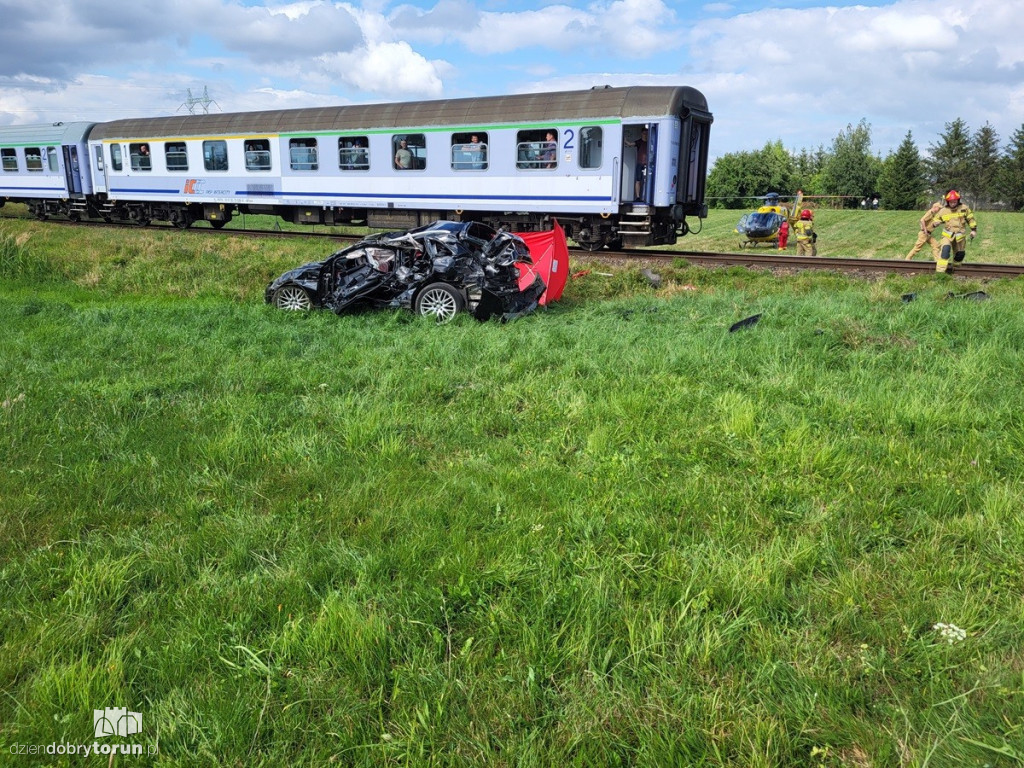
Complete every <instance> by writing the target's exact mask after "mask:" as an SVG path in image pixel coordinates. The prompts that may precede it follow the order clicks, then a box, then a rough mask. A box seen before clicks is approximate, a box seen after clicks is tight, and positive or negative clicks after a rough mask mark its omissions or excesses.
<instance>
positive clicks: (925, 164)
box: [707, 118, 1024, 211]
mask: <svg viewBox="0 0 1024 768" xmlns="http://www.w3.org/2000/svg"><path fill="white" fill-rule="evenodd" d="M928 149H929V153H928V156H925V157H922V155H921V152H920V151H919V150H918V148H917V144H916V143H915V142H914V137H913V135H912V133H911V131H907V135H906V136H905V137H904V139H903V141H902V142H901V143H900V145H899V146H898V147H897V148H896V149H895V150H894V151H892V152H890V153H889V154H888V155H887V156H886V157H885V158H882V157H881V156H879V155H878V154H873V153H872V152H871V126H870V125H869V124H868V123H867V121H865V120H863V119H862V120H861V121H860V122H859V123H858V124H857V125H847V127H846V130H844V131H841V132H840V133H839V135H838V136H836V137H835V139H833V141H832V146H831V147H830V148H829V149H825V147H824V146H819V147H818V149H817V150H813V151H812V150H807V149H802V150H800V151H799V152H791V151H789V150H787V149H786V148H785V147H783V145H782V142H781V141H779V140H776V141H769V142H767V143H766V144H765V145H764V147H763V148H762V149H760V150H757V151H753V152H732V153H729V154H726V155H722V156H721V157H720V158H718V160H716V161H715V164H714V167H713V168H712V169H711V172H710V173H709V174H708V184H707V196H708V198H709V204H710V205H712V206H713V207H717V208H749V207H751V198H754V197H759V196H761V195H764V194H765V193H767V192H779V193H782V194H787V193H793V192H796V191H797V190H798V189H802V190H803V191H804V194H805V195H815V196H835V197H836V198H837V199H841V200H842V201H843V204H844V205H845V206H847V207H856V206H859V205H860V203H861V201H862V200H864V199H865V198H869V197H871V196H872V195H878V196H879V197H880V198H881V204H882V207H884V208H889V209H892V210H915V209H918V208H921V207H923V206H926V205H927V204H928V203H929V201H931V200H934V199H938V198H939V197H941V196H942V195H943V194H944V193H945V192H946V190H948V189H956V190H958V191H959V192H960V194H961V196H962V197H963V198H964V199H965V200H966V201H967V202H968V204H969V205H971V207H973V208H981V209H1003V210H1010V211H1020V210H1024V125H1022V126H1021V127H1020V128H1018V129H1017V130H1016V131H1015V132H1014V133H1013V135H1012V136H1011V137H1010V140H1009V142H1008V143H1007V145H1006V147H1005V148H1003V149H1002V150H1001V149H1000V142H999V135H998V134H997V133H996V131H995V129H994V128H993V127H992V126H991V125H989V124H988V123H985V125H983V126H982V127H981V128H979V129H978V130H977V131H975V132H973V133H972V132H971V130H970V128H969V127H968V125H967V123H965V122H964V121H963V120H962V119H960V118H957V119H956V120H954V121H953V122H951V123H946V125H945V130H944V131H943V132H942V134H940V136H939V139H938V141H937V142H936V143H935V144H932V145H930V146H929V148H928Z"/></svg>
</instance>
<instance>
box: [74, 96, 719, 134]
mask: <svg viewBox="0 0 1024 768" xmlns="http://www.w3.org/2000/svg"><path fill="white" fill-rule="evenodd" d="M707 108H708V104H707V100H706V99H705V98H704V95H703V94H702V93H701V92H700V91H698V90H697V89H695V88H690V87H688V86H632V87H628V88H611V87H607V86H601V87H596V88H592V89H590V90H587V91H561V92H553V93H528V94H516V95H512V96H485V97H480V98H468V99H439V100H434V101H411V102H395V103H390V104H356V105H351V106H342V107H311V108H304V109H284V110H272V111H265V112H234V113H223V114H216V115H183V116H182V115H179V116H175V117H151V118H139V119H126V120H114V121H112V122H109V123H99V124H97V125H96V127H95V128H94V129H93V131H92V134H91V135H90V137H89V138H90V139H124V138H136V137H144V136H146V137H155V136H160V137H164V136H197V135H205V136H210V135H237V134H247V133H311V132H317V131H328V132H329V131H352V130H369V129H373V128H411V127H421V126H422V127H429V126H445V125H460V126H471V125H491V124H505V123H514V124H517V123H529V122H547V121H550V122H569V121H577V120H587V119H598V118H605V119H607V118H631V117H636V118H640V117H654V116H661V115H680V116H685V115H686V114H688V113H689V112H690V111H696V112H701V113H707Z"/></svg>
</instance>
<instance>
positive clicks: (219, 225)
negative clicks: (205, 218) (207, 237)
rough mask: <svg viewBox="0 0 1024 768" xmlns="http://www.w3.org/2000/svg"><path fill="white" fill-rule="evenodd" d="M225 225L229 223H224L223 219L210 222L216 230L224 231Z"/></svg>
mask: <svg viewBox="0 0 1024 768" xmlns="http://www.w3.org/2000/svg"><path fill="white" fill-rule="evenodd" d="M225 224H227V222H226V221H224V220H223V219H215V220H214V221H211V222H210V226H211V227H213V228H214V229H224V225H225Z"/></svg>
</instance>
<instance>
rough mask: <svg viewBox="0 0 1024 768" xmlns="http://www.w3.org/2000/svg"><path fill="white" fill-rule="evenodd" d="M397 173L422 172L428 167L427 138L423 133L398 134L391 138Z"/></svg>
mask: <svg viewBox="0 0 1024 768" xmlns="http://www.w3.org/2000/svg"><path fill="white" fill-rule="evenodd" d="M391 146H392V148H393V149H394V152H395V157H394V167H395V170H397V171H410V170H415V171H422V170H423V169H424V168H426V167H427V137H426V136H425V135H424V134H422V133H396V134H395V135H394V136H392V137H391Z"/></svg>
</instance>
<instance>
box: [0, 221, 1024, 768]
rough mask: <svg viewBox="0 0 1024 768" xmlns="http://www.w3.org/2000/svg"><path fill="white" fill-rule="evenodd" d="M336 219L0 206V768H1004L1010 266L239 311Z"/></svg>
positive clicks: (998, 247)
mask: <svg viewBox="0 0 1024 768" xmlns="http://www.w3.org/2000/svg"><path fill="white" fill-rule="evenodd" d="M722 215H723V216H724V214H722ZM833 215H834V216H835V218H834V219H831V217H832V216H833ZM870 216H879V217H884V218H878V219H873V221H885V220H887V219H888V218H889V216H890V215H889V214H884V213H882V214H862V213H860V212H852V213H848V214H830V213H827V212H822V213H821V214H820V215H819V222H820V229H821V231H822V243H821V245H822V250H823V251H824V252H826V253H827V252H828V250H830V249H831V247H832V244H834V245H835V247H836V248H837V249H838V248H839V247H840V245H841V244H842V245H843V246H844V247H845V248H849V249H853V250H856V249H859V248H861V247H862V242H865V241H868V240H870V241H879V242H891V243H892V244H896V243H900V244H901V245H900V249H904V247H905V248H909V245H910V243H911V242H912V240H913V224H912V221H911V223H910V225H909V226H908V225H907V223H906V222H902V221H900V222H898V223H897V224H895V225H893V226H892V227H891V231H889V229H890V228H886V227H880V226H877V225H876V226H872V227H870V228H868V227H865V226H864V225H863V223H862V222H863V220H864V218H866V217H870ZM893 216H895V215H893ZM846 217H849V221H848V222H847V220H846ZM728 218H729V219H732V218H734V216H733V215H732V214H731V213H730V214H729V216H728ZM855 218H857V219H859V220H857V221H854V219H855ZM722 220H723V221H724V219H722ZM718 221H719V220H718V218H717V216H716V217H712V219H711V220H709V222H708V225H709V226H708V230H707V231H706V232H705V235H704V236H705V237H708V238H709V239H710V237H711V235H712V231H711V230H712V229H713V228H715V227H717V226H718ZM1018 222H1020V223H1018ZM724 226H725V225H723V228H724ZM982 226H983V232H986V231H987V230H988V228H989V227H991V231H992V233H993V234H994V233H995V232H996V231H997V229H996V227H997V226H998V227H1001V228H1002V229H1001V230H999V231H1004V232H1007V233H1010V234H1012V237H1013V241H1014V242H1015V243H1019V242H1021V240H1020V235H1021V234H1022V230H1024V218H1017V217H1011V216H1008V215H1003V217H1000V218H999V219H998V223H997V217H995V216H992V217H989V216H985V218H984V221H983V223H982ZM985 236H986V237H987V236H988V235H987V234H986V235H985ZM722 237H727V235H726V234H724V233H723V234H722ZM323 247H324V246H323V244H305V243H299V244H295V243H291V242H288V243H275V242H268V241H259V242H252V241H237V240H230V239H222V238H203V239H201V238H198V237H195V236H194V235H192V234H190V233H187V232H185V233H181V232H168V233H166V234H164V233H158V234H150V233H143V232H134V231H125V232H123V233H119V234H112V233H109V232H102V233H94V232H91V231H84V230H82V231H79V230H74V229H66V228H54V227H47V226H45V225H39V224H34V223H23V222H4V223H0V328H2V329H3V331H2V333H0V365H2V370H3V378H2V381H0V401H2V407H0V435H2V438H0V583H2V584H3V585H4V586H3V594H4V599H3V600H2V601H0V691H2V694H3V695H0V747H2V751H0V754H3V755H4V758H3V759H2V760H0V762H2V763H4V764H10V765H32V764H41V763H42V764H66V763H70V764H76V765H77V764H101V763H102V764H104V765H106V764H107V759H106V758H105V757H103V758H102V759H97V758H90V761H88V762H85V761H75V760H68V759H67V758H60V757H50V758H46V757H42V758H40V757H36V758H32V757H16V756H14V755H12V753H11V748H12V747H14V748H17V747H18V745H49V744H52V743H62V744H63V743H71V744H83V743H91V742H92V741H93V738H92V722H93V721H92V716H91V715H92V710H93V709H97V708H103V707H114V706H126V707H128V709H130V710H132V711H136V712H141V713H142V714H143V717H144V720H143V723H144V727H143V733H142V734H140V735H139V736H136V737H130V738H128V739H108V740H107V743H110V742H113V741H117V742H119V743H141V744H145V745H146V746H147V747H153V746H158V747H159V758H154V759H153V760H152V762H161V763H165V764H168V765H171V764H177V765H245V766H253V765H267V766H279V765H328V764H339V765H365V766H379V765H429V764H446V765H510V766H511V765H536V766H550V765H559V764H564V765H580V766H592V765H644V766H647V765H650V766H665V765H686V766H690V765H709V766H712V765H729V766H743V767H744V768H747V767H748V766H777V765H785V766H858V767H859V766H867V765H872V766H901V765H917V766H923V765H926V764H927V765H933V766H954V765H955V766H967V765H977V766H982V765H992V766H999V765H1007V766H1012V765H1020V764H1021V763H1022V762H1024V747H1022V744H1024V726H1022V722H1024V651H1022V650H1021V649H1022V648H1024V603H1022V599H1021V594H1022V590H1024V569H1022V565H1021V564H1022V563H1024V519H1022V517H1021V514H1020V511H1021V508H1022V502H1024V490H1022V487H1024V486H1022V484H1021V476H1022V474H1024V470H1022V469H1021V463H1020V459H1019V457H1020V455H1021V453H1022V450H1024V419H1022V416H1021V414H1022V413H1024V391H1022V389H1021V387H1020V385H1019V382H1020V381H1021V380H1022V378H1024V356H1022V352H1021V350H1022V348H1024V313H1022V312H1021V307H1022V298H1024V285H1022V284H1021V283H1020V282H1019V281H1017V282H1013V281H998V282H994V283H991V284H987V285H981V284H978V283H973V282H965V281H961V280H956V279H951V278H948V277H935V276H931V275H929V276H926V277H917V278H912V279H907V278H887V279H883V280H879V281H876V282H871V283H863V282H858V281H857V280H855V279H851V278H846V277H843V276H839V275H834V274H821V273H807V274H801V275H797V276H793V277H785V278H774V277H772V276H771V275H768V274H764V273H757V272H751V271H748V270H745V269H730V270H722V271H705V270H700V269H696V268H691V267H687V266H686V265H685V264H682V263H680V264H679V265H677V266H676V267H675V268H672V269H666V270H664V271H663V280H664V282H663V284H662V287H661V288H660V289H659V290H658V291H654V290H652V289H651V288H650V287H649V286H648V285H647V283H646V282H645V281H644V280H643V279H642V278H641V277H640V276H639V274H638V273H637V272H636V271H635V270H611V269H608V268H606V267H595V268H594V269H592V271H591V272H590V274H588V275H586V276H585V277H580V278H578V279H575V280H572V281H571V282H570V284H569V287H568V289H567V291H566V296H565V299H564V301H563V302H561V303H560V304H558V305H556V306H554V307H553V308H552V309H550V310H548V311H543V312H538V313H537V314H535V315H533V316H531V317H528V318H525V319H523V320H521V321H519V322H516V323H513V324H511V325H507V326H500V325H497V324H478V323H476V322H474V321H472V320H470V319H469V318H460V319H459V320H458V321H457V322H455V323H454V324H452V325H450V326H446V327H440V328H439V327H435V326H433V325H432V324H430V323H428V322H423V321H421V320H419V319H418V318H415V317H413V316H411V315H409V314H407V313H402V312H394V313H392V312H370V313H363V314H360V315H355V316H347V317H340V318H339V317H335V316H333V315H330V314H328V313H314V314H310V315H294V314H286V313H281V312H277V311H274V310H271V309H270V308H268V307H266V306H264V305H263V304H262V288H263V285H264V283H265V282H266V280H267V279H268V278H269V277H271V276H272V275H274V274H276V273H277V272H279V271H281V270H282V269H284V268H286V267H288V266H292V265H294V264H297V263H300V262H302V261H304V260H306V259H309V258H315V257H317V256H318V255H320V251H321V250H322V249H323ZM685 247H693V248H703V247H707V246H706V245H705V244H704V243H703V242H702V241H701V239H700V237H698V238H694V239H693V240H690V241H687V243H686V244H685ZM893 247H895V245H893ZM1012 250H1013V248H1012V246H1010V245H1006V244H1003V243H1002V242H995V243H992V244H989V243H988V241H987V240H984V239H983V240H982V243H981V245H980V247H979V248H978V250H977V252H971V253H969V256H968V258H971V259H975V260H983V259H982V257H981V253H982V252H984V253H985V254H986V258H984V260H986V261H988V260H999V259H996V258H992V259H989V258H988V257H987V254H989V253H997V254H1001V256H1000V258H1002V257H1005V258H1006V260H1012V258H1011V257H1012ZM879 255H880V256H881V255H885V256H887V257H891V256H892V254H881V253H880V254H879ZM580 266H582V265H574V269H578V268H579V267H580ZM601 272H614V274H613V275H612V276H611V277H606V276H604V275H602V274H599V273H601ZM978 288H984V289H985V290H986V291H987V292H988V293H989V294H990V296H991V297H992V298H991V300H989V301H984V302H974V301H964V300H955V299H947V298H946V294H947V293H948V292H950V291H953V292H956V293H963V292H966V291H970V290H975V289H978ZM908 292H914V293H916V294H917V297H918V298H917V300H916V301H913V302H910V303H903V302H901V301H900V296H901V295H902V294H904V293H908ZM755 312H762V313H763V317H762V320H761V322H760V323H759V324H757V325H756V326H754V327H752V328H749V329H747V330H745V331H743V332H739V333H735V334H730V333H728V332H727V329H728V327H729V325H730V324H731V323H732V322H734V321H735V320H737V319H739V318H742V317H744V316H746V315H750V314H753V313H755ZM939 624H946V625H955V627H957V628H960V629H962V630H964V631H965V633H966V634H965V636H964V637H962V638H961V637H960V635H959V634H958V633H956V632H955V631H954V630H952V629H948V630H947V631H946V634H944V633H943V630H942V628H941V627H938V628H937V625H939ZM949 633H952V634H949ZM947 635H948V638H947ZM100 741H101V742H102V740H100ZM119 761H120V762H119V764H123V765H127V764H131V763H132V761H139V762H140V764H145V763H146V762H149V761H150V760H149V758H144V759H141V760H140V758H137V757H131V758H128V757H122V758H119Z"/></svg>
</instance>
